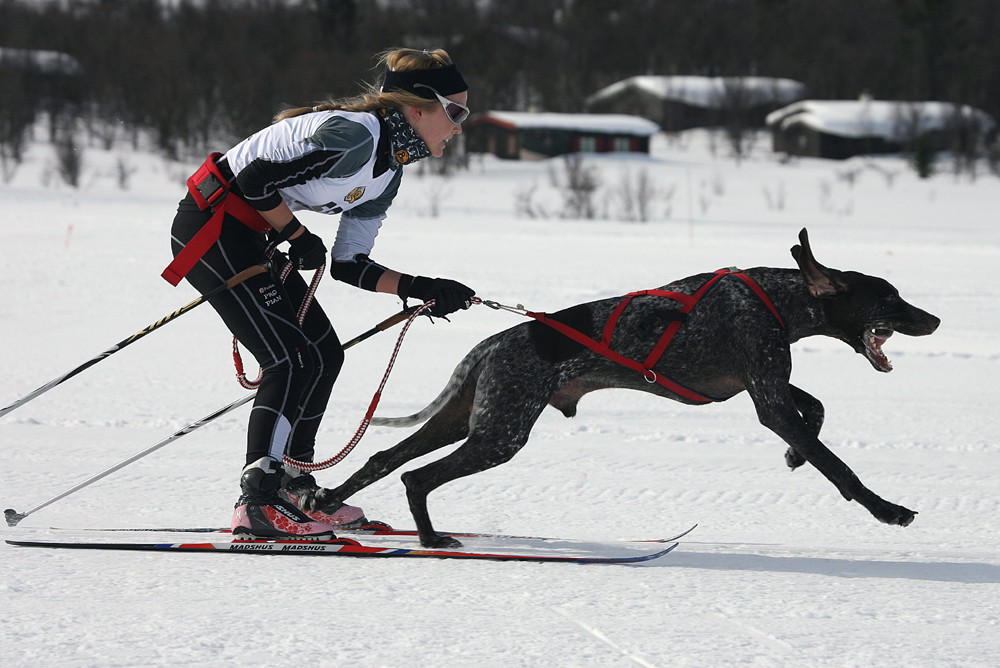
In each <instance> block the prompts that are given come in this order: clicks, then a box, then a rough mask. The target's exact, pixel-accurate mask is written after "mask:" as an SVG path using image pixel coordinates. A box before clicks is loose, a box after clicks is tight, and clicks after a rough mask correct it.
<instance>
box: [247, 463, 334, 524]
mask: <svg viewBox="0 0 1000 668" xmlns="http://www.w3.org/2000/svg"><path fill="white" fill-rule="evenodd" d="M283 473H284V471H283V469H282V467H281V462H279V461H278V460H276V459H273V458H271V457H261V458H260V459H258V460H257V461H255V462H253V463H252V464H249V465H248V466H247V467H246V468H244V469H243V475H242V476H241V477H240V488H241V489H242V491H243V494H242V495H241V496H240V498H239V501H237V502H236V508H235V510H234V511H233V523H232V529H233V534H234V535H250V536H258V537H261V538H308V539H317V540H318V539H324V540H332V539H333V538H335V536H334V535H333V527H332V526H331V525H330V524H328V523H326V522H320V521H317V520H315V519H313V518H311V517H309V516H307V515H305V514H304V513H302V511H300V510H299V509H298V508H296V507H295V506H294V505H293V504H290V503H288V502H287V501H285V500H284V499H282V498H281V497H280V496H279V495H278V488H279V487H280V486H281V477H282V475H283Z"/></svg>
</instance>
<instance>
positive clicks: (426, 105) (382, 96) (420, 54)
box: [274, 49, 452, 123]
mask: <svg viewBox="0 0 1000 668" xmlns="http://www.w3.org/2000/svg"><path fill="white" fill-rule="evenodd" d="M451 64H452V61H451V56H449V55H448V52H447V51H445V50H444V49H435V50H434V51H428V50H427V49H423V50H420V49H388V50H386V51H383V52H382V53H380V54H378V66H381V67H383V68H384V71H398V72H409V71H412V70H431V69H434V68H437V67H447V66H448V65H451ZM384 77H385V74H384V73H383V74H382V76H380V77H379V79H378V81H377V82H376V83H374V84H368V85H367V86H366V90H365V92H364V93H362V94H361V95H358V96H356V97H352V98H346V99H343V100H332V99H330V100H325V101H323V102H320V103H318V104H316V105H314V106H312V107H292V108H290V109H285V110H284V111H282V112H280V113H279V114H278V115H276V116H275V117H274V122H275V123H277V122H278V121H283V120H285V119H286V118H294V117H296V116H301V115H303V114H309V113H312V112H314V111H336V110H340V111H376V110H378V109H382V108H383V107H391V108H393V109H402V108H403V107H416V108H418V109H432V108H434V107H435V106H436V105H437V104H438V102H437V100H427V99H425V98H422V97H418V96H417V95H414V94H413V93H410V92H407V91H402V90H393V91H389V92H384V91H383V90H382V81H383V79H384Z"/></svg>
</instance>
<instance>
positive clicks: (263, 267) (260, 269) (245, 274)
mask: <svg viewBox="0 0 1000 668" xmlns="http://www.w3.org/2000/svg"><path fill="white" fill-rule="evenodd" d="M267 269H268V263H264V264H255V265H253V266H252V267H247V268H246V269H244V270H243V271H241V272H240V273H238V274H236V275H235V276H233V277H232V278H230V279H229V280H227V281H226V282H225V283H223V284H222V285H220V286H218V287H217V288H215V289H213V290H211V291H209V292H207V293H205V294H203V295H202V296H200V297H198V298H197V299H195V300H194V301H192V302H190V303H188V304H185V305H184V306H182V307H180V308H179V309H177V310H176V311H174V312H173V313H171V314H169V315H167V316H166V317H163V318H161V319H159V320H157V321H156V322H154V323H152V324H151V325H147V326H146V327H143V328H142V329H140V330H139V331H138V332H136V333H135V334H133V335H132V336H130V337H128V338H127V339H122V340H121V341H119V342H118V343H116V344H115V345H113V346H111V347H110V348H108V349H107V350H105V351H104V352H103V353H101V354H99V355H96V356H94V357H92V358H90V359H89V360H87V361H86V362H84V363H83V364H81V365H80V366H78V367H76V368H75V369H73V370H72V371H70V372H69V373H67V374H65V375H62V376H59V377H58V378H55V379H53V380H51V381H49V382H48V383H46V384H45V385H42V386H41V387H40V388H38V389H37V390H35V391H34V392H31V393H29V394H27V395H25V396H23V397H21V398H20V399H18V400H17V401H15V402H14V403H12V404H11V405H10V406H7V407H6V408H3V409H0V417H3V416H4V415H6V414H7V413H10V412H11V411H12V410H14V409H15V408H18V407H19V406H23V405H24V404H26V403H28V402H29V401H31V400H32V399H35V398H36V397H38V396H40V395H42V394H44V393H46V392H48V391H49V390H51V389H52V388H53V387H55V386H56V385H60V384H62V383H64V382H66V381H67V380H69V379H70V378H72V377H73V376H75V375H77V374H79V373H81V372H83V371H86V370H87V369H89V368H90V367H92V366H94V365H95V364H97V363H98V362H100V361H101V360H103V359H105V358H107V357H110V356H111V355H113V354H115V353H116V352H118V351H119V350H121V349H122V348H124V347H125V346H128V345H129V344H131V343H134V342H136V341H138V340H139V339H141V338H142V337H144V336H146V335H147V334H149V333H150V332H153V331H155V330H157V329H159V328H160V327H163V326H164V325H166V324H167V323H168V322H173V321H174V320H176V319H177V318H179V317H180V316H182V315H184V314H185V313H187V312H188V311H190V310H191V309H193V308H194V307H195V306H198V305H199V304H203V303H205V302H207V301H208V300H210V299H212V298H213V297H215V296H216V295H220V294H222V293H223V292H225V291H226V290H232V289H233V288H235V287H236V286H237V285H239V284H240V283H242V282H243V281H245V280H247V279H248V278H252V277H254V276H257V275H258V274H263V273H264V272H265V271H267Z"/></svg>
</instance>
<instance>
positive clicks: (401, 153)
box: [396, 148, 410, 165]
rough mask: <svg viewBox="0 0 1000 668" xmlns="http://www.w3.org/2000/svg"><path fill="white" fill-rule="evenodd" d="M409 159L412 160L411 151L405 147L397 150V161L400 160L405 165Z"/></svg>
mask: <svg viewBox="0 0 1000 668" xmlns="http://www.w3.org/2000/svg"><path fill="white" fill-rule="evenodd" d="M409 161H410V152H409V151H407V150H406V149H405V148H401V149H399V150H398V151H396V162H398V163H399V164H401V165H405V164H406V163H408V162H409Z"/></svg>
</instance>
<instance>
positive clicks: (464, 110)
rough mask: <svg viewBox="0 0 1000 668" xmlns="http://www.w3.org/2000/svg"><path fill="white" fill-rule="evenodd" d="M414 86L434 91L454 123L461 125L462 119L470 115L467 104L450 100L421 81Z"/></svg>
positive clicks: (449, 118)
mask: <svg viewBox="0 0 1000 668" xmlns="http://www.w3.org/2000/svg"><path fill="white" fill-rule="evenodd" d="M413 87H414V88H427V89H428V90H430V91H431V92H432V93H434V95H436V96H437V99H438V101H439V102H440V103H441V106H442V107H444V113H445V114H446V115H447V116H448V120H449V121H451V122H452V123H454V124H455V125H461V124H462V121H464V120H465V119H467V118H468V117H469V113H470V111H469V108H468V107H467V106H465V105H464V104H459V103H458V102H455V101H454V100H449V99H448V98H446V97H444V96H443V95H441V93H439V92H437V91H436V90H434V89H433V88H431V87H430V86H428V85H427V84H419V83H418V84H413Z"/></svg>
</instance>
